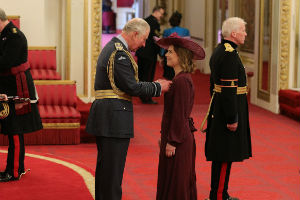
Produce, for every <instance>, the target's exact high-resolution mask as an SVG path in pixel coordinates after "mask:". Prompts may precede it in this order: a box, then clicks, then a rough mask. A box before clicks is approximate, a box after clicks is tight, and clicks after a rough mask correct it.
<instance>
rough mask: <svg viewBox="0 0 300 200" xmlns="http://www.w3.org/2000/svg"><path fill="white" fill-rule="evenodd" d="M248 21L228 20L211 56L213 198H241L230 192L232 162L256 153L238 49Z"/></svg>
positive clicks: (208, 151)
mask: <svg viewBox="0 0 300 200" xmlns="http://www.w3.org/2000/svg"><path fill="white" fill-rule="evenodd" d="M245 24H246V23H245V22H244V20H243V19H240V18H237V17H232V18H228V19H227V20H225V21H224V23H223V26H222V35H223V37H224V39H223V40H222V42H221V43H220V44H219V45H218V46H217V47H216V49H215V50H214V52H213V54H212V56H211V59H210V69H211V77H210V91H211V95H212V100H211V104H210V109H209V112H208V114H207V116H208V118H207V119H208V123H207V131H206V142H205V155H206V159H207V160H208V161H212V166H211V190H210V195H209V199H210V200H237V199H238V198H234V197H230V196H229V194H228V182H229V176H230V171H231V164H232V162H241V161H243V160H244V159H248V158H249V157H251V156H252V150H251V137H250V128H249V114H248V102H247V79H246V74H245V68H244V66H243V64H242V61H241V60H240V57H239V55H238V51H237V50H236V48H237V46H238V45H240V44H243V43H244V40H245V37H246V35H247V33H246V30H245ZM203 124H204V123H202V127H203ZM202 127H201V130H202Z"/></svg>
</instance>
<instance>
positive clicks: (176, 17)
mask: <svg viewBox="0 0 300 200" xmlns="http://www.w3.org/2000/svg"><path fill="white" fill-rule="evenodd" d="M181 17H182V15H181V13H180V12H178V11H175V12H174V13H173V14H172V16H171V17H170V19H169V23H170V25H171V26H173V27H174V26H179V25H180V22H181Z"/></svg>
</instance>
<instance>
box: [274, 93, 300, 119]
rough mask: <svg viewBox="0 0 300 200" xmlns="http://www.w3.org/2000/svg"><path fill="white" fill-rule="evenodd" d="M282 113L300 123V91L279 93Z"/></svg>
mask: <svg viewBox="0 0 300 200" xmlns="http://www.w3.org/2000/svg"><path fill="white" fill-rule="evenodd" d="M279 108H280V113H281V114H284V115H287V116H289V117H291V118H293V119H295V120H297V121H300V91H296V90H280V91H279Z"/></svg>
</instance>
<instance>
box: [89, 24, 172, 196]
mask: <svg viewBox="0 0 300 200" xmlns="http://www.w3.org/2000/svg"><path fill="white" fill-rule="evenodd" d="M149 29H150V28H149V25H148V24H147V22H146V21H145V20H143V19H140V18H134V19H132V20H130V21H129V22H127V24H126V25H125V27H124V28H123V31H122V33H121V35H118V36H117V37H114V38H113V39H112V40H111V41H110V42H109V43H108V44H107V45H106V46H105V47H104V48H103V50H102V52H101V54H100V55H99V58H98V63H97V69H96V79H95V85H94V88H95V98H96V100H95V101H94V102H93V104H92V106H91V109H90V114H89V118H88V121H87V125H86V131H87V132H88V133H90V134H93V135H95V136H96V143H97V148H98V157H97V166H96V176H95V189H96V199H97V200H99V199H101V200H106V199H109V200H120V199H121V197H122V187H121V185H122V178H123V171H124V167H125V161H126V156H127V150H128V146H129V141H130V138H133V105H132V102H131V100H132V96H160V95H161V92H162V91H166V90H168V88H169V84H170V82H169V81H166V80H158V81H156V82H139V80H138V66H137V64H136V63H135V61H134V59H133V57H132V55H131V53H130V52H129V51H136V50H137V49H138V48H139V47H141V46H144V45H145V41H146V39H147V37H148V34H149Z"/></svg>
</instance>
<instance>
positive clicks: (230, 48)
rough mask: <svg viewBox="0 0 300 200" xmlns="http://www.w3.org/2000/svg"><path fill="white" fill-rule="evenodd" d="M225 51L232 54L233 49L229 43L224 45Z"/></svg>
mask: <svg viewBox="0 0 300 200" xmlns="http://www.w3.org/2000/svg"><path fill="white" fill-rule="evenodd" d="M224 46H225V51H229V52H233V51H234V48H232V46H231V45H230V44H229V43H225V44H224Z"/></svg>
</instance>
